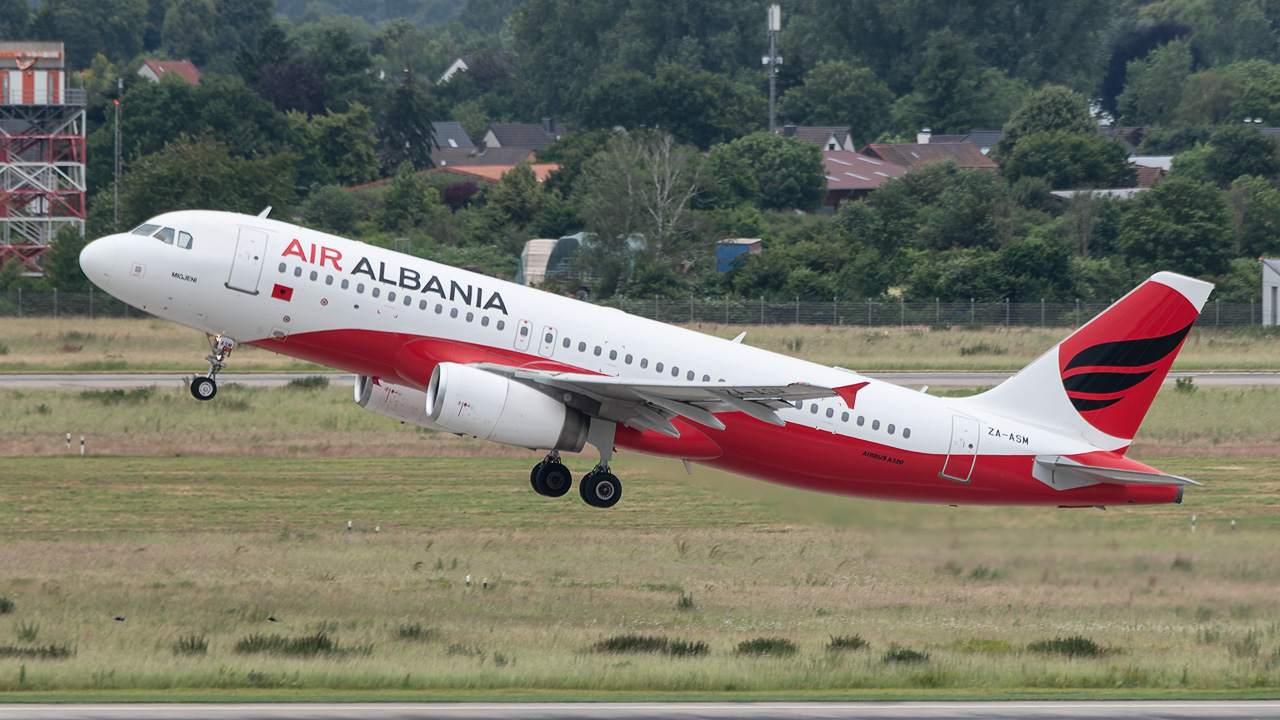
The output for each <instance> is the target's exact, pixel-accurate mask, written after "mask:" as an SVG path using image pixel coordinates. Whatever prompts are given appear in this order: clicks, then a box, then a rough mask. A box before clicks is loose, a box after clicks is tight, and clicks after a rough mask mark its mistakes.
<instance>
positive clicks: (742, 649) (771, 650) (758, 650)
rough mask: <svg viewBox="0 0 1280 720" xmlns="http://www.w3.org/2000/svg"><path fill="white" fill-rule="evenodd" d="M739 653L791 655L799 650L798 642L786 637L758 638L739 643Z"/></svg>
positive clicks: (776, 655)
mask: <svg viewBox="0 0 1280 720" xmlns="http://www.w3.org/2000/svg"><path fill="white" fill-rule="evenodd" d="M737 652H738V654H739V655H772V656H773V657H790V656H792V655H795V654H796V653H797V652H799V649H798V648H797V647H796V644H795V643H793V642H791V641H790V640H788V639H786V638H764V637H761V638H756V639H754V640H743V641H742V642H740V643H738V651H737Z"/></svg>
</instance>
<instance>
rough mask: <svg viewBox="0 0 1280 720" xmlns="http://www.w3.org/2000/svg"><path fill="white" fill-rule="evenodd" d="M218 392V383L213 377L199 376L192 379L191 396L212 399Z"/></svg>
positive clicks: (198, 398)
mask: <svg viewBox="0 0 1280 720" xmlns="http://www.w3.org/2000/svg"><path fill="white" fill-rule="evenodd" d="M217 394H218V384H217V383H216V382H214V381H213V378H207V377H198V378H196V379H195V380H192V381H191V396H192V397H194V398H195V399H197V400H212V399H213V396H214V395H217Z"/></svg>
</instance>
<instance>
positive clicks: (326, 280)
mask: <svg viewBox="0 0 1280 720" xmlns="http://www.w3.org/2000/svg"><path fill="white" fill-rule="evenodd" d="M324 284H325V285H332V284H333V276H332V275H325V276H324Z"/></svg>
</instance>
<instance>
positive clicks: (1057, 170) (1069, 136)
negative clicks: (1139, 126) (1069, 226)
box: [1000, 130, 1137, 190]
mask: <svg viewBox="0 0 1280 720" xmlns="http://www.w3.org/2000/svg"><path fill="white" fill-rule="evenodd" d="M1000 171H1001V173H1003V174H1004V176H1005V177H1006V178H1008V179H1009V181H1010V182H1016V181H1017V180H1018V179H1020V178H1024V177H1039V178H1044V179H1045V180H1046V181H1047V182H1048V183H1049V184H1050V186H1052V187H1053V188H1054V189H1055V190H1063V189H1069V188H1112V187H1126V186H1129V185H1133V184H1134V182H1135V181H1136V179H1137V178H1136V176H1135V173H1134V170H1133V169H1132V168H1131V167H1129V152H1128V150H1126V149H1125V147H1124V146H1123V145H1121V144H1120V143H1117V142H1112V141H1110V140H1107V139H1106V138H1104V137H1102V136H1101V135H1098V134H1097V133H1073V132H1067V131H1064V130H1057V131H1054V132H1037V133H1032V134H1030V135H1026V136H1024V137H1023V138H1022V139H1021V140H1019V141H1018V143H1017V144H1016V145H1014V146H1013V149H1012V150H1011V151H1010V152H1008V153H1007V154H1006V155H1005V156H1003V158H1002V160H1001V162H1000Z"/></svg>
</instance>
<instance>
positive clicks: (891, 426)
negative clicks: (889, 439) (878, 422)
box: [885, 423, 894, 435]
mask: <svg viewBox="0 0 1280 720" xmlns="http://www.w3.org/2000/svg"><path fill="white" fill-rule="evenodd" d="M885 429H886V430H888V431H889V434H890V435H892V434H893V430H894V427H893V423H889V427H887V428H885Z"/></svg>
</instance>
